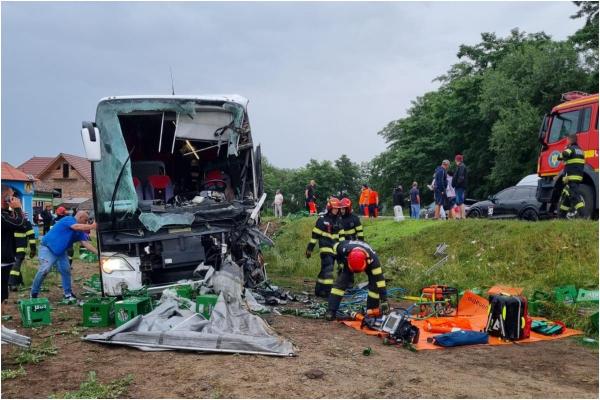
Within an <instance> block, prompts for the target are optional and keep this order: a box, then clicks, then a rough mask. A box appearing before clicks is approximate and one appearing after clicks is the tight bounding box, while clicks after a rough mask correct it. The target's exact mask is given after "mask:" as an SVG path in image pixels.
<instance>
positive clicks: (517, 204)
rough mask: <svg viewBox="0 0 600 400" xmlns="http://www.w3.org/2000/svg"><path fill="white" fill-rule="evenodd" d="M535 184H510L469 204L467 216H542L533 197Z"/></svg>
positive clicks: (530, 219) (536, 218)
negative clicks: (482, 199) (484, 198)
mask: <svg viewBox="0 0 600 400" xmlns="http://www.w3.org/2000/svg"><path fill="white" fill-rule="evenodd" d="M536 190H537V187H536V186H511V187H509V188H506V189H504V190H502V191H500V192H498V193H496V194H495V195H492V196H490V197H488V199H487V200H484V201H480V202H477V203H475V204H473V205H472V206H471V208H470V209H469V212H468V213H467V217H469V218H492V219H504V218H519V219H524V220H529V221H537V220H538V219H540V218H541V217H543V216H544V213H543V211H542V203H540V202H539V201H537V199H536V198H535V193H536Z"/></svg>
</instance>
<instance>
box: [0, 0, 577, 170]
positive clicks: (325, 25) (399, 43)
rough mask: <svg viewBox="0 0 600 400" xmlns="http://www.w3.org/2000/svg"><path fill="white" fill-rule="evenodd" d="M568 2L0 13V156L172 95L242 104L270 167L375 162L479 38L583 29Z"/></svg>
mask: <svg viewBox="0 0 600 400" xmlns="http://www.w3.org/2000/svg"><path fill="white" fill-rule="evenodd" d="M574 10H575V7H574V6H573V5H572V4H571V3H564V2H556V3H541V2H535V3H516V2H507V3H472V2H469V3H104V2H103V3H3V4H2V56H3V57H2V78H3V79H2V83H3V85H2V117H3V118H2V139H3V142H2V157H3V159H6V160H7V161H9V162H12V163H15V164H18V163H20V162H22V161H24V160H25V159H27V158H29V157H30V156H32V155H48V156H50V155H55V154H57V153H58V152H61V151H63V152H70V153H75V154H81V153H82V146H81V142H80V138H79V128H80V123H81V120H93V119H94V112H95V107H96V104H97V101H98V99H100V98H101V97H105V96H110V95H124V94H150V93H154V94H167V93H169V92H170V85H171V82H170V77H169V67H170V66H171V67H172V68H173V71H174V75H175V87H176V91H177V92H178V93H180V94H184V93H191V94H201V93H240V94H242V95H244V96H246V97H248V98H249V99H250V101H251V102H250V119H251V124H252V128H253V133H254V137H255V139H257V140H258V141H260V142H261V143H262V145H263V148H264V150H263V151H264V153H265V154H266V155H267V157H268V158H269V159H270V161H271V162H273V163H274V164H275V165H279V166H282V167H297V166H300V165H303V164H304V163H305V162H306V161H308V159H310V158H317V159H334V158H337V157H338V156H339V155H340V154H342V153H346V154H348V155H349V156H350V157H351V158H352V159H353V160H357V161H365V160H369V159H371V158H372V157H373V156H375V155H376V154H378V153H380V152H381V151H382V150H383V149H384V148H385V143H384V142H383V140H382V139H381V138H380V137H379V136H378V135H377V132H378V131H379V130H380V129H381V128H383V127H384V126H385V125H386V124H387V123H388V122H389V121H391V120H393V119H397V118H399V117H402V116H404V115H405V111H406V109H407V107H409V105H410V101H411V100H413V99H414V98H415V97H416V96H418V95H422V94H423V93H424V92H426V91H429V90H433V89H435V88H436V83H434V82H432V80H433V79H434V78H435V77H437V76H439V75H441V74H443V73H444V72H445V71H446V70H447V68H448V67H449V66H450V65H451V64H452V63H453V62H455V61H456V52H457V50H458V46H459V45H460V44H461V43H476V42H477V41H478V40H479V38H480V33H481V32H484V31H494V32H497V33H498V34H499V35H506V34H508V32H509V31H510V29H512V28H514V27H519V28H520V29H523V30H526V31H529V32H535V31H540V30H544V31H546V32H547V33H549V34H551V35H553V36H554V37H555V38H557V39H564V38H565V37H566V36H568V35H569V34H571V33H573V32H574V31H575V30H576V29H577V28H578V27H579V26H580V25H581V21H573V20H571V19H569V16H570V15H572V14H573V13H574Z"/></svg>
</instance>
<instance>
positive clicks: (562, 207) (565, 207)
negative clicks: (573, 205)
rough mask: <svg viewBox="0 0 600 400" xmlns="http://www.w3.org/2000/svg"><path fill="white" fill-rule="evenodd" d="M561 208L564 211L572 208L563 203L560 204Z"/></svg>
mask: <svg viewBox="0 0 600 400" xmlns="http://www.w3.org/2000/svg"><path fill="white" fill-rule="evenodd" d="M560 209H561V210H563V211H569V210H570V208H569V207H567V206H565V205H563V204H561V205H560Z"/></svg>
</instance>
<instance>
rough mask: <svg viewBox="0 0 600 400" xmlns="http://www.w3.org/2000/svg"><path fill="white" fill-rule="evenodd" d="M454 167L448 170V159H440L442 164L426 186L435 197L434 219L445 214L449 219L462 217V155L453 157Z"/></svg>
mask: <svg viewBox="0 0 600 400" xmlns="http://www.w3.org/2000/svg"><path fill="white" fill-rule="evenodd" d="M454 162H455V164H456V167H455V168H454V171H452V170H450V169H449V167H450V161H448V160H444V161H442V165H440V166H438V167H437V168H436V169H435V172H434V174H433V181H432V182H431V185H429V186H428V187H429V188H430V189H431V190H432V191H433V195H434V196H433V197H434V199H435V209H434V217H433V218H434V219H440V217H442V218H443V217H444V216H443V214H446V210H447V211H448V212H447V214H446V215H447V217H448V218H450V219H464V218H466V215H465V193H466V190H467V168H466V166H465V165H464V163H463V156H462V155H461V154H457V155H456V157H454Z"/></svg>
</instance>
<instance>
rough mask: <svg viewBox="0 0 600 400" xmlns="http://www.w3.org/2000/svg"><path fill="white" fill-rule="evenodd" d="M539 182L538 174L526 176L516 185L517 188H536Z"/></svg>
mask: <svg viewBox="0 0 600 400" xmlns="http://www.w3.org/2000/svg"><path fill="white" fill-rule="evenodd" d="M539 180H540V177H539V176H538V174H531V175H527V176H524V177H523V178H522V179H521V180H520V181H519V182H518V183H517V186H537V185H538V181H539Z"/></svg>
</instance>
